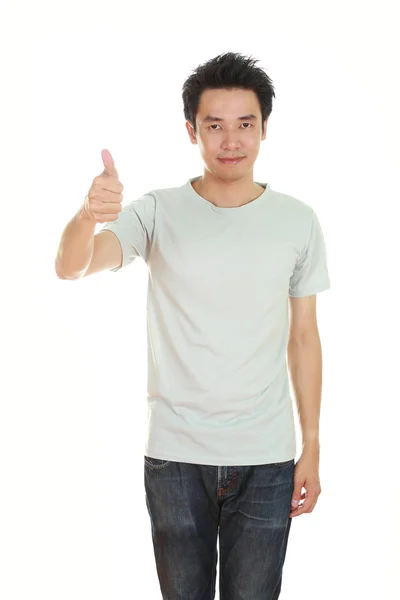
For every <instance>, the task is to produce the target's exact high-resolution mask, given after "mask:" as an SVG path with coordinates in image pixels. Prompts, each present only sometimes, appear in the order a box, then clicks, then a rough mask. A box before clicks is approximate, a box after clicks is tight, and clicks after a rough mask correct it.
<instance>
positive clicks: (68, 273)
mask: <svg viewBox="0 0 400 600" xmlns="http://www.w3.org/2000/svg"><path fill="white" fill-rule="evenodd" d="M95 229H96V223H95V222H93V221H91V220H90V219H88V218H86V217H85V216H84V212H83V209H80V210H79V211H78V212H77V214H76V215H75V216H74V217H73V218H72V219H71V220H70V222H69V223H68V224H67V226H66V228H65V229H64V231H63V234H62V236H61V241H60V245H59V248H58V252H57V257H56V261H55V269H56V273H57V275H58V276H59V277H60V278H62V279H76V278H79V277H80V276H81V275H82V274H83V273H84V272H85V271H86V269H87V267H88V265H89V263H90V261H91V259H92V256H93V245H94V233H95Z"/></svg>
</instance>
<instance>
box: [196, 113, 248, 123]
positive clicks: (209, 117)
mask: <svg viewBox="0 0 400 600" xmlns="http://www.w3.org/2000/svg"><path fill="white" fill-rule="evenodd" d="M237 120H238V121H257V117H256V115H253V114H250V115H244V116H243V117H238V118H237ZM210 121H224V119H221V117H211V116H210V115H207V117H205V118H204V119H203V123H209V122H210Z"/></svg>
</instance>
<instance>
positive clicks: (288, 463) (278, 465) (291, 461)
mask: <svg viewBox="0 0 400 600" xmlns="http://www.w3.org/2000/svg"><path fill="white" fill-rule="evenodd" d="M292 463H294V458H291V459H290V460H285V461H284V462H279V463H271V465H272V466H273V467H287V466H289V465H291V464H292Z"/></svg>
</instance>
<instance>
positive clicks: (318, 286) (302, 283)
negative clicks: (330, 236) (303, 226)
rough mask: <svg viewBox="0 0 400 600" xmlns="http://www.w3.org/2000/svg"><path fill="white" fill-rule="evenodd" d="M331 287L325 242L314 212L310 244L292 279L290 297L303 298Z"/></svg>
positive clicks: (306, 246)
mask: <svg viewBox="0 0 400 600" xmlns="http://www.w3.org/2000/svg"><path fill="white" fill-rule="evenodd" d="M330 287H331V284H330V279H329V273H328V264H327V253H326V245H325V240H324V236H323V233H322V229H321V225H320V223H319V220H318V217H317V215H316V213H315V212H314V211H313V212H312V219H311V229H310V234H309V238H308V243H307V244H306V245H305V247H304V250H303V252H302V254H301V256H300V257H299V260H298V261H297V263H296V266H295V268H294V271H293V274H292V276H291V278H290V284H289V296H292V297H293V298H303V297H304V296H312V295H314V294H316V293H317V292H322V291H324V290H327V289H329V288H330Z"/></svg>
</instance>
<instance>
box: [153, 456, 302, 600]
mask: <svg viewBox="0 0 400 600" xmlns="http://www.w3.org/2000/svg"><path fill="white" fill-rule="evenodd" d="M294 465H295V462H294V459H292V460H289V461H285V462H282V463H270V464H262V465H253V466H250V465H249V466H213V465H198V464H191V463H184V462H174V461H170V460H161V459H157V458H150V457H148V456H145V457H144V481H145V492H146V505H147V510H148V513H149V516H150V521H151V531H152V539H153V546H154V556H155V562H156V568H157V574H158V579H159V583H160V589H161V593H162V598H163V600H213V599H214V598H215V586H216V569H217V561H218V550H217V546H218V536H219V555H220V556H219V560H220V564H219V575H220V577H219V593H220V600H276V599H277V598H278V597H279V595H280V591H281V585H282V571H283V564H284V560H285V555H286V548H287V543H288V537H289V531H290V526H291V522H292V518H290V517H289V513H290V510H291V509H290V502H291V499H292V494H293V489H294Z"/></svg>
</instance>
